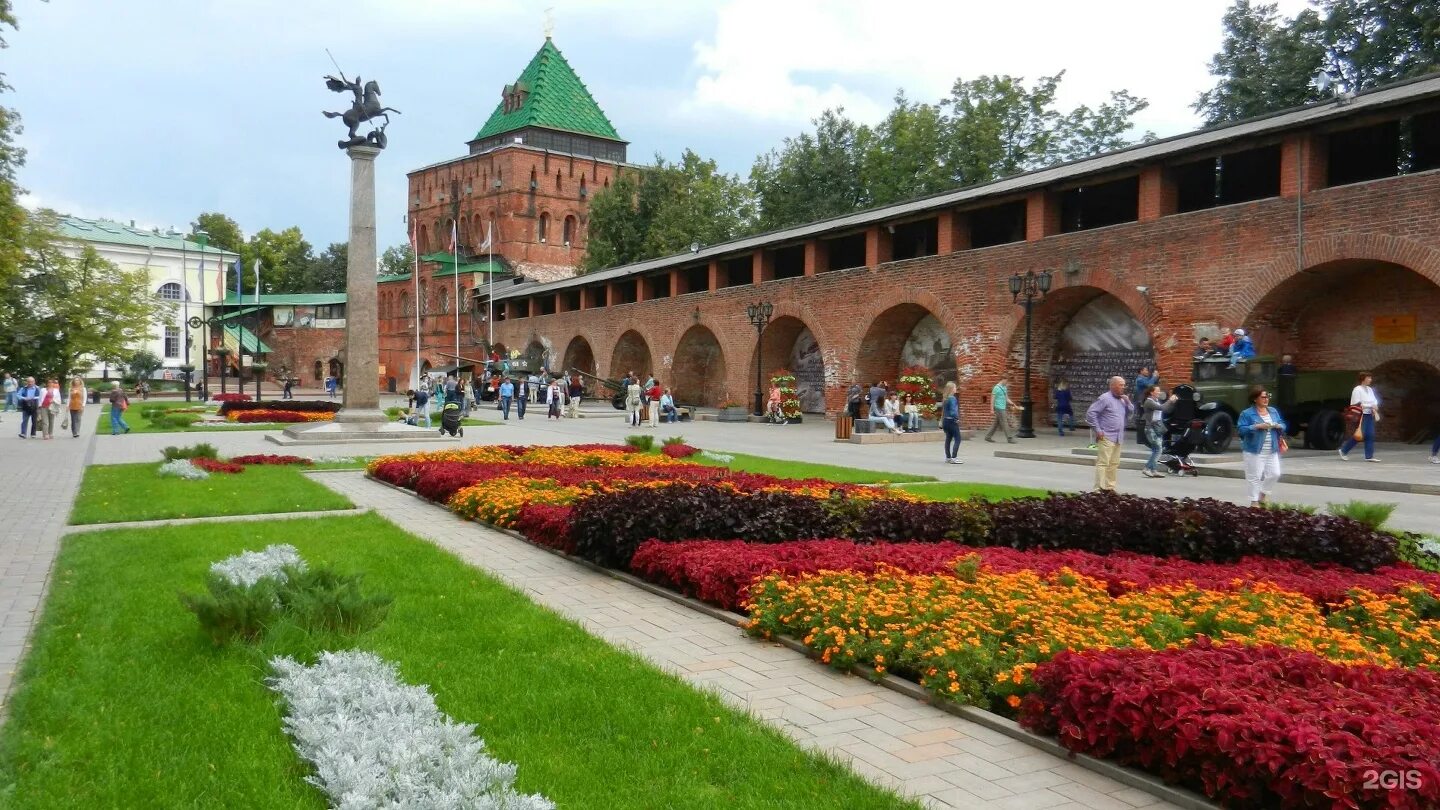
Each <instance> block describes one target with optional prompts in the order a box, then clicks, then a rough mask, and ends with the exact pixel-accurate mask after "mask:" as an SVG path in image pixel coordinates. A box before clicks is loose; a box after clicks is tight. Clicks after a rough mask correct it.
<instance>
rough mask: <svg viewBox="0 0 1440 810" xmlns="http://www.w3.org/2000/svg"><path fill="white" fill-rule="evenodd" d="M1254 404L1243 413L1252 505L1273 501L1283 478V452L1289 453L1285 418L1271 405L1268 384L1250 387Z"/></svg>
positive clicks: (1242, 441)
mask: <svg viewBox="0 0 1440 810" xmlns="http://www.w3.org/2000/svg"><path fill="white" fill-rule="evenodd" d="M1250 402H1251V405H1250V407H1248V408H1246V409H1245V410H1244V411H1243V412H1242V413H1241V414H1240V424H1239V428H1240V449H1241V451H1242V452H1243V455H1244V457H1245V480H1246V481H1247V482H1249V484H1250V505H1251V506H1262V505H1264V504H1265V503H1267V502H1268V501H1269V500H1270V492H1271V490H1273V489H1274V488H1275V482H1276V481H1278V480H1280V455H1281V454H1282V453H1284V452H1285V450H1286V449H1287V448H1286V443H1285V420H1284V419H1282V418H1281V417H1280V411H1279V410H1278V409H1277V408H1273V407H1271V406H1270V394H1269V392H1267V391H1266V390H1265V389H1264V387H1262V386H1256V387H1255V388H1252V389H1251V390H1250Z"/></svg>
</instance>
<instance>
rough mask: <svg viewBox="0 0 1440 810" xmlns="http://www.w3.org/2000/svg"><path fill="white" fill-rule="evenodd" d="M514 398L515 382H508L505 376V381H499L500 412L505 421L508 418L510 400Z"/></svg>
mask: <svg viewBox="0 0 1440 810" xmlns="http://www.w3.org/2000/svg"><path fill="white" fill-rule="evenodd" d="M514 398H515V383H513V382H510V379H509V378H508V377H507V378H506V379H505V382H502V383H500V413H502V414H504V415H505V419H506V420H507V421H508V420H509V419H510V401H511V400H513V399H514Z"/></svg>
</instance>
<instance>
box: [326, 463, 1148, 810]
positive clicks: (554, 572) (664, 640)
mask: <svg viewBox="0 0 1440 810" xmlns="http://www.w3.org/2000/svg"><path fill="white" fill-rule="evenodd" d="M316 480H319V481H321V482H323V483H325V484H326V485H327V486H330V487H332V488H333V489H335V490H336V491H337V492H340V493H342V494H344V495H346V496H348V497H349V498H351V499H352V500H353V501H354V502H355V503H357V504H364V505H365V506H369V507H371V508H373V509H375V510H376V512H378V513H379V514H381V515H384V516H385V517H386V518H388V519H390V520H391V521H393V522H394V523H396V524H397V525H400V526H404V527H406V531H410V532H414V533H416V534H418V535H420V536H421V537H424V538H425V539H427V540H429V541H431V542H432V543H435V544H436V545H438V546H440V547H442V548H445V549H447V550H449V551H451V552H453V553H455V554H457V555H458V556H460V557H461V558H462V559H464V560H465V561H467V562H469V563H471V564H473V565H475V566H477V567H479V568H482V569H484V570H486V571H489V572H491V573H493V574H495V575H496V576H498V577H499V578H500V579H502V580H504V581H505V582H507V583H509V584H510V585H512V586H513V587H515V588H518V589H520V590H522V591H524V592H525V593H526V594H527V595H528V596H529V597H530V598H531V599H533V600H534V601H536V602H537V603H539V604H541V605H544V606H546V607H548V608H551V609H552V610H555V611H557V612H559V613H561V614H562V615H564V616H566V617H567V618H570V619H572V620H574V621H576V622H578V623H579V624H580V625H581V626H583V627H584V628H585V629H586V630H587V631H588V632H590V633H592V634H593V635H595V636H598V637H599V638H602V639H604V640H606V641H608V642H610V643H612V644H615V645H617V646H620V647H624V648H628V649H630V650H633V651H634V652H636V653H638V654H639V655H641V656H642V657H644V658H646V659H647V660H649V661H650V662H651V663H653V664H654V665H656V666H657V667H660V668H661V669H664V670H666V671H668V672H671V673H674V674H676V675H678V676H679V677H681V678H683V679H685V680H686V681H688V682H690V683H692V684H695V685H697V686H700V687H702V688H708V689H711V690H713V691H715V692H716V693H718V694H719V695H720V697H721V698H722V699H723V700H725V701H726V702H727V703H729V704H730V705H732V706H735V707H736V708H739V709H742V710H746V711H749V712H752V713H754V714H755V715H757V716H758V717H760V718H763V719H764V720H766V721H767V722H769V723H770V724H772V725H773V726H775V727H776V728H778V729H779V730H780V731H781V732H783V733H784V734H785V735H787V736H789V737H790V738H792V739H794V740H795V741H797V742H798V743H800V744H801V745H803V746H805V747H807V748H811V749H815V750H819V751H823V752H825V753H827V754H829V755H831V756H833V757H835V758H837V759H839V760H840V761H843V762H846V763H848V764H849V766H850V767H851V768H853V769H854V770H855V771H856V772H857V773H859V774H861V775H862V776H865V777H866V778H869V779H871V780H872V781H874V782H876V783H878V784H881V785H886V786H889V787H893V788H896V789H898V790H900V791H901V792H903V793H905V794H906V795H909V796H912V797H915V798H918V799H921V800H922V801H923V802H924V803H925V804H926V805H927V806H930V807H935V808H952V807H953V808H966V809H967V810H970V809H972V808H997V809H998V808H1006V809H1007V810H1043V808H1054V810H1129V808H1136V807H1146V808H1164V807H1173V805H1170V804H1166V803H1164V802H1162V801H1159V800H1158V799H1156V798H1155V797H1154V796H1151V795H1150V794H1148V793H1145V792H1144V791H1141V790H1139V789H1137V788H1132V787H1127V786H1126V785H1123V784H1121V783H1119V782H1117V781H1114V780H1112V779H1110V778H1109V777H1106V776H1103V775H1100V774H1097V773H1095V772H1093V771H1090V770H1087V769H1085V768H1082V767H1081V766H1079V765H1076V764H1074V763H1071V762H1069V761H1067V760H1066V759H1064V758H1063V757H1058V756H1054V755H1051V754H1048V753H1045V752H1042V751H1038V750H1037V749H1035V748H1033V747H1031V746H1029V745H1027V744H1025V743H1022V742H1019V741H1017V740H1014V739H1012V738H1010V737H1007V736H1005V735H1003V734H1000V733H998V732H995V731H991V730H990V729H987V728H983V727H981V726H979V725H976V724H974V723H971V722H969V721H967V720H965V719H962V718H960V717H956V716H954V715H951V714H948V713H946V712H943V711H941V710H939V709H937V708H934V707H932V706H929V705H926V704H923V703H920V702H918V701H916V700H915V699H914V698H911V697H908V696H905V695H902V694H899V693H897V692H894V691H891V690H889V689H886V688H885V687H882V686H879V685H877V684H873V683H870V682H869V681H867V680H865V679H863V678H859V677H855V676H852V675H846V674H843V673H838V672H836V671H834V670H832V669H829V668H827V667H824V666H822V665H820V664H817V663H815V662H814V661H812V660H810V659H809V658H807V657H806V656H804V655H802V654H800V653H798V652H794V651H792V650H790V649H787V648H785V647H782V646H780V645H778V644H770V643H765V642H762V641H759V640H756V639H752V638H748V637H746V636H745V635H744V633H742V632H741V631H740V630H738V629H736V628H735V627H732V626H731V625H729V624H726V623H725V622H723V621H721V620H720V619H716V618H712V617H710V616H706V615H704V614H701V613H700V612H698V611H695V610H691V609H689V608H686V607H683V606H681V605H677V604H676V603H674V602H672V601H670V600H668V599H665V598H664V597H661V596H657V595H655V594H651V593H648V592H646V591H643V590H641V589H639V588H636V587H634V586H632V585H629V584H627V583H624V582H621V581H619V580H616V579H613V578H611V577H608V576H606V575H604V574H602V573H599V572H596V571H591V570H589V569H587V568H584V567H582V566H579V565H576V564H574V563H572V562H570V561H568V560H565V559H563V558H561V557H558V556H556V555H554V554H551V553H549V552H546V551H544V550H542V549H539V548H537V547H535V546H532V545H530V544H528V543H525V542H523V541H520V540H516V539H515V538H513V537H510V536H509V535H506V534H504V533H501V532H497V531H494V530H492V529H488V528H486V527H484V526H480V525H478V524H475V523H471V522H469V521H465V520H461V519H460V518H458V517H456V516H455V515H453V514H450V513H449V512H446V511H443V510H442V509H440V508H439V507H437V506H434V505H432V504H429V503H426V502H424V501H421V500H420V499H418V498H416V497H414V496H412V495H409V494H406V493H403V492H398V491H396V490H394V489H391V488H389V487H386V486H383V485H381V484H377V483H375V482H373V481H369V480H366V479H365V478H364V476H363V475H362V474H361V473H327V474H325V475H323V476H316Z"/></svg>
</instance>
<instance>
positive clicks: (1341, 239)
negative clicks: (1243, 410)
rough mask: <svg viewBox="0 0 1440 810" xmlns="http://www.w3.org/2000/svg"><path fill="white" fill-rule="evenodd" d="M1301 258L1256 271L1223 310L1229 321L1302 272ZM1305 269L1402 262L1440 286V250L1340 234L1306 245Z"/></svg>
mask: <svg viewBox="0 0 1440 810" xmlns="http://www.w3.org/2000/svg"><path fill="white" fill-rule="evenodd" d="M1299 261H1300V257H1299V256H1297V255H1296V254H1295V252H1294V251H1284V252H1282V253H1281V254H1280V255H1279V256H1278V257H1276V259H1275V261H1273V262H1271V263H1270V265H1269V266H1268V267H1266V268H1265V269H1264V270H1261V271H1260V272H1259V273H1256V274H1255V276H1254V277H1253V279H1252V281H1253V282H1254V283H1252V284H1250V285H1248V288H1247V289H1244V290H1240V291H1239V292H1237V294H1236V295H1235V297H1234V298H1233V299H1232V300H1231V301H1230V302H1229V304H1228V307H1227V308H1226V309H1225V311H1224V312H1223V313H1222V317H1224V318H1225V319H1226V320H1227V322H1228V323H1244V322H1245V319H1246V318H1248V317H1249V316H1250V314H1251V313H1252V312H1254V310H1255V309H1256V308H1257V307H1258V306H1259V304H1260V303H1261V301H1262V300H1263V299H1264V298H1265V297H1266V296H1268V295H1270V293H1272V292H1274V291H1275V290H1276V288H1278V287H1279V286H1280V285H1282V284H1284V283H1285V282H1286V281H1289V280H1290V279H1291V278H1293V277H1295V276H1296V275H1298V274H1299V273H1300V272H1302V271H1301V269H1300V266H1299V264H1298V262H1299ZM1304 261H1305V267H1304V272H1309V271H1312V270H1314V269H1316V268H1318V267H1320V266H1322V265H1327V264H1333V263H1335V262H1341V261H1373V262H1386V263H1388V264H1394V265H1399V266H1400V267H1404V268H1406V269H1408V270H1413V271H1415V272H1416V273H1419V274H1420V275H1422V276H1424V277H1425V278H1428V279H1429V280H1430V281H1432V282H1434V283H1435V284H1436V285H1440V249H1436V248H1432V247H1429V246H1427V245H1423V244H1421V243H1419V242H1415V241H1412V240H1409V239H1404V238H1402V237H1398V236H1390V235H1387V234H1378V233H1362V234H1336V235H1334V236H1326V237H1322V238H1320V239H1316V240H1314V241H1313V242H1310V243H1307V244H1306V245H1305V256H1304Z"/></svg>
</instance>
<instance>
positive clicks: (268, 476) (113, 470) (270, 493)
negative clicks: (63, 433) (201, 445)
mask: <svg viewBox="0 0 1440 810" xmlns="http://www.w3.org/2000/svg"><path fill="white" fill-rule="evenodd" d="M159 466H160V463H159V462H156V463H153V464H105V465H97V466H93V467H88V468H86V470H85V480H84V481H82V482H81V484H80V494H79V495H78V496H76V498H75V508H74V509H73V510H72V511H71V512H70V522H71V523H72V524H85V523H114V522H120V521H126V520H164V519H167V518H192V517H212V516H215V515H263V514H270V513H273V512H314V511H318V510H321V509H349V508H350V507H351V506H352V504H351V503H350V501H349V500H348V499H346V498H345V497H344V496H341V495H338V494H336V493H335V492H334V491H333V490H331V489H329V488H327V487H325V486H324V485H322V484H318V483H316V482H314V481H311V480H310V479H308V478H306V477H305V476H304V474H302V472H301V470H302V469H303V468H301V467H291V466H264V465H257V466H254V467H246V468H245V472H243V473H236V474H233V475H232V474H228V473H212V474H211V475H210V477H209V478H207V479H205V480H203V481H186V480H184V479H182V478H163V477H161V476H159V475H156V474H155V470H156V469H157V468H158V467H159Z"/></svg>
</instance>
